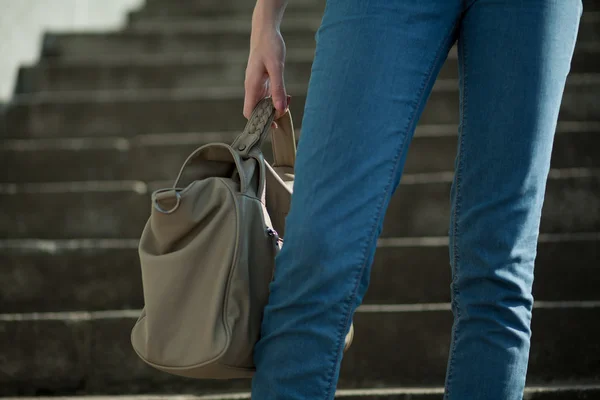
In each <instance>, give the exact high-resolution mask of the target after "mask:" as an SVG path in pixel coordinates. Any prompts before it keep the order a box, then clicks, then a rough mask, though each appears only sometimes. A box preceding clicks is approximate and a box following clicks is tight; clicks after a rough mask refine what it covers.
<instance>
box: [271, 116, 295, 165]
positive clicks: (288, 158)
mask: <svg viewBox="0 0 600 400" xmlns="http://www.w3.org/2000/svg"><path fill="white" fill-rule="evenodd" d="M276 122H277V128H275V129H274V130H273V132H272V133H271V144H272V146H273V167H288V168H294V164H296V135H295V134H294V124H293V122H292V114H291V113H290V110H288V111H287V112H286V113H285V114H283V115H282V116H281V118H279V119H278V120H277V121H276Z"/></svg>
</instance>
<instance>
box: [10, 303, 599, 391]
mask: <svg viewBox="0 0 600 400" xmlns="http://www.w3.org/2000/svg"><path fill="white" fill-rule="evenodd" d="M139 312H140V311H139V310H131V311H106V312H97V313H87V312H82V313H53V314H24V315H23V314H4V315H0V339H1V340H0V350H1V352H2V354H3V357H2V358H1V359H0V368H2V370H3V371H10V373H9V374H2V375H0V395H2V396H9V395H13V396H14V395H17V394H19V395H32V394H37V395H39V394H57V395H60V394H74V392H77V393H79V394H83V393H85V394H124V393H194V394H202V393H206V394H209V393H211V392H212V393H214V392H215V391H224V390H229V391H239V390H248V389H249V385H250V381H249V380H240V381H197V380H191V379H185V378H179V377H176V376H171V375H169V374H166V373H162V372H159V371H156V370H153V369H152V368H150V367H148V366H146V365H144V363H143V362H142V361H141V360H139V359H138V357H137V356H136V354H135V352H134V351H133V350H132V348H131V344H130V339H129V335H130V330H131V328H132V327H133V325H134V323H135V321H136V319H137V317H138V316H139ZM599 317H600V302H595V303H583V302H575V303H541V302H539V303H536V305H535V308H534V311H533V319H532V330H533V338H532V347H531V356H530V365H529V369H528V383H529V384H530V385H541V384H561V383H569V384H578V383H580V384H585V383H588V382H598V379H600V364H598V362H597V361H598V358H597V354H598V352H599V351H600V343H599V342H598V341H597V338H598V337H599V336H600V323H599V321H600V318H599ZM354 321H355V329H356V335H355V342H354V343H353V345H352V347H351V348H350V350H349V351H348V352H347V353H346V354H345V356H344V361H343V363H342V370H341V374H340V381H339V387H340V388H341V389H354V388H363V387H378V388H384V387H386V386H387V387H397V386H415V385H418V386H423V385H425V386H434V385H437V386H439V385H442V384H443V382H444V375H445V372H446V363H447V356H448V350H449V342H450V330H451V324H452V314H451V312H450V304H447V303H442V304H422V305H391V306H376V305H365V306H361V308H360V309H359V311H358V312H357V313H356V314H355V316H354ZM574 327H577V329H574ZM565 343H568V346H565V345H564V344H565ZM407 360H410V362H407Z"/></svg>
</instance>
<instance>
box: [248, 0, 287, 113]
mask: <svg viewBox="0 0 600 400" xmlns="http://www.w3.org/2000/svg"><path fill="white" fill-rule="evenodd" d="M282 15H283V10H282V9H277V8H275V7H273V4H268V3H267V2H261V0H259V2H258V3H257V6H256V8H255V11H254V14H253V17H252V34H251V36H250V55H249V57H248V66H247V67H246V78H245V82H244V89H245V97H244V116H245V117H246V118H250V115H251V114H252V111H253V110H254V107H255V106H256V104H258V102H259V101H260V100H261V99H262V98H264V97H266V96H268V95H271V97H272V98H273V103H274V105H275V108H276V110H277V111H276V115H275V118H276V119H277V118H279V117H281V116H282V115H283V114H285V112H286V110H287V107H288V104H289V96H287V94H286V91H285V84H284V79H283V72H284V64H285V42H284V40H283V37H282V36H281V32H280V30H279V24H280V23H281V17H282Z"/></svg>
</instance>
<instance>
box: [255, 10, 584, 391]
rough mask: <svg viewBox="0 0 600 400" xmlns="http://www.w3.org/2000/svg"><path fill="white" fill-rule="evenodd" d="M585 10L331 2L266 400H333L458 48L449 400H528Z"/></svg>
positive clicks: (264, 367) (316, 67)
mask: <svg viewBox="0 0 600 400" xmlns="http://www.w3.org/2000/svg"><path fill="white" fill-rule="evenodd" d="M581 13H582V3H581V0H426V1H424V0H329V1H328V2H327V6H326V9H325V14H324V17H323V21H322V24H321V27H320V28H319V30H318V32H317V35H316V41H317V47H316V54H315V59H314V63H313V66H312V74H311V78H310V83H309V89H308V95H307V100H306V105H305V114H304V119H303V121H302V137H301V139H300V142H299V145H298V155H297V164H296V180H295V187H294V196H293V200H292V205H291V210H290V213H289V215H288V217H287V220H286V237H285V244H284V246H283V249H282V251H281V252H280V254H279V255H278V257H277V260H276V270H275V276H274V280H273V282H272V283H271V294H270V298H269V303H268V306H267V307H266V309H265V313H264V321H263V325H262V336H261V339H260V341H259V342H258V343H257V346H256V349H255V355H254V358H255V362H256V366H257V372H256V375H255V377H254V379H253V382H252V398H253V399H256V400H271V399H278V400H317V399H333V397H334V394H335V389H336V384H337V380H338V377H339V369H340V362H341V358H342V354H343V352H342V349H343V346H344V337H345V335H346V332H347V331H348V328H349V325H350V322H351V319H352V317H353V314H354V312H355V310H356V308H357V307H358V306H359V305H360V304H361V302H362V300H363V297H364V295H365V292H366V290H367V286H368V283H369V275H370V266H371V264H372V261H373V256H374V253H375V248H376V244H377V238H378V236H379V234H380V233H381V230H382V222H383V218H384V214H385V211H386V209H387V207H388V204H389V202H390V197H391V196H392V194H393V193H394V191H395V189H396V187H397V185H398V183H399V181H400V178H401V175H402V170H403V165H404V161H405V159H406V154H407V149H408V145H409V143H410V141H411V138H412V135H413V132H414V130H415V125H416V124H417V121H418V120H419V118H420V115H421V113H422V111H423V108H424V106H425V103H426V101H427V99H428V97H429V94H430V92H431V90H432V86H433V84H434V81H435V79H436V76H437V74H438V72H439V71H440V68H441V66H442V64H443V63H444V61H445V59H446V57H447V54H448V52H449V50H450V48H451V47H452V46H453V44H454V43H455V42H456V41H458V51H459V63H460V65H459V70H460V79H459V84H460V125H459V147H458V152H457V157H456V171H455V178H454V183H453V187H452V192H451V202H452V215H451V224H450V229H449V235H450V263H451V267H452V272H453V279H452V285H451V290H452V308H453V313H454V326H453V332H452V341H451V349H450V355H449V362H448V370H447V376H446V386H445V398H446V399H450V400H465V399H470V400H473V399H485V400H494V399H498V400H517V399H521V398H522V396H523V389H524V386H525V376H526V370H527V363H528V355H529V345H530V335H531V331H530V319H531V309H532V303H533V298H532V294H531V288H532V281H533V266H534V260H535V255H536V244H537V239H538V234H539V224H540V215H541V209H542V203H543V199H544V192H545V186H546V179H547V176H548V172H549V168H550V154H551V149H552V144H553V137H554V131H555V127H556V123H557V119H558V113H559V108H560V102H561V97H562V93H563V90H564V86H565V81H566V77H567V74H568V72H569V68H570V61H571V57H572V54H573V49H574V45H575V40H576V36H577V30H578V26H579V19H580V17H581ZM456 111H457V112H458V111H459V110H456ZM395 223H398V224H402V221H395ZM356 340H357V341H360V340H371V338H362V337H357V338H356ZM355 345H356V344H355ZM399 357H400V356H399Z"/></svg>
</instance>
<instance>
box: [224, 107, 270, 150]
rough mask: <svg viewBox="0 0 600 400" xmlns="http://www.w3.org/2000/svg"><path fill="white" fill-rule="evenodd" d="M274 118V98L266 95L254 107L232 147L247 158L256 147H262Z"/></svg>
mask: <svg viewBox="0 0 600 400" xmlns="http://www.w3.org/2000/svg"><path fill="white" fill-rule="evenodd" d="M274 118H275V107H274V105H273V100H272V98H271V97H270V96H268V97H265V98H263V99H262V100H261V101H259V102H258V104H257V105H256V107H254V110H253V111H252V115H251V116H250V118H249V119H248V122H247V123H246V127H245V128H244V130H243V131H242V133H241V134H240V135H239V136H238V137H237V138H236V139H235V140H234V141H233V143H232V144H231V147H232V148H233V149H234V150H235V151H237V152H238V153H239V154H240V155H241V156H242V157H243V158H244V159H247V158H248V157H249V156H250V152H251V151H252V150H253V149H254V148H256V147H258V148H260V146H261V145H262V142H263V141H264V139H265V137H266V136H267V133H268V132H269V128H270V127H271V123H272V122H273V120H274Z"/></svg>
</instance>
